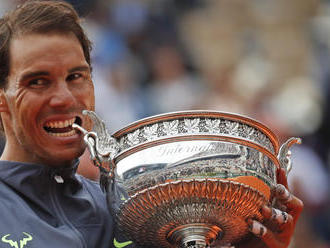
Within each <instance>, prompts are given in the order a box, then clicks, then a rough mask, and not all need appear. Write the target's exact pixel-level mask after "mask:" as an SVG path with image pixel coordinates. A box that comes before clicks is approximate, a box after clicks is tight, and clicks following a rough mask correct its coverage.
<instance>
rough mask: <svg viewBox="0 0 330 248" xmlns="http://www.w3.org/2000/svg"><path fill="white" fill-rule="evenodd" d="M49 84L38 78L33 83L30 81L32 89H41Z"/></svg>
mask: <svg viewBox="0 0 330 248" xmlns="http://www.w3.org/2000/svg"><path fill="white" fill-rule="evenodd" d="M46 84H47V80H45V79H42V78H37V79H33V80H31V81H29V86H31V87H34V88H36V87H41V86H44V85H46Z"/></svg>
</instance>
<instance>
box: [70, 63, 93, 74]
mask: <svg viewBox="0 0 330 248" xmlns="http://www.w3.org/2000/svg"><path fill="white" fill-rule="evenodd" d="M75 71H88V72H90V71H91V68H90V67H89V66H87V65H82V66H76V67H74V68H72V69H70V70H69V71H68V72H69V73H72V72H75Z"/></svg>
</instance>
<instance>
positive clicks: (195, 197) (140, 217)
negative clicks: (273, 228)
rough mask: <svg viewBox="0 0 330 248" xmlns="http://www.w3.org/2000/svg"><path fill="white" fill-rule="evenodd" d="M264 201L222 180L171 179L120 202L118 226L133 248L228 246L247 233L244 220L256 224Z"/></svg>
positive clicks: (251, 190)
mask: <svg viewBox="0 0 330 248" xmlns="http://www.w3.org/2000/svg"><path fill="white" fill-rule="evenodd" d="M267 202H268V200H267V199H266V197H265V196H264V195H263V194H261V193H260V192H259V191H258V190H256V189H254V188H252V187H250V186H248V185H245V184H242V183H238V182H233V181H229V180H225V179H189V180H178V181H171V182H167V183H164V184H159V185H155V186H153V187H150V188H147V189H145V190H143V191H141V192H139V193H137V194H135V195H133V196H131V197H130V198H129V199H128V200H126V201H125V202H124V203H123V205H122V206H121V210H120V212H119V214H118V216H117V217H118V223H119V227H120V228H121V229H122V230H123V231H125V233H127V235H128V236H129V238H130V239H133V240H134V241H135V242H136V243H137V244H138V246H139V247H163V248H174V247H180V248H188V247H191V248H192V247H196V248H197V247H203V248H204V247H212V244H213V243H216V244H217V245H220V246H221V245H226V244H233V243H235V242H237V241H239V240H240V239H241V238H242V237H244V236H245V235H246V234H247V233H248V224H247V223H246V219H247V218H254V219H256V220H258V221H262V215H261V213H260V211H259V210H260V208H261V206H262V205H265V204H266V203H267Z"/></svg>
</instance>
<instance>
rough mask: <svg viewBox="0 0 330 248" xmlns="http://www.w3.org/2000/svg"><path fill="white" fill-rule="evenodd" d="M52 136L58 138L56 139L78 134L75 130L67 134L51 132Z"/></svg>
mask: <svg viewBox="0 0 330 248" xmlns="http://www.w3.org/2000/svg"><path fill="white" fill-rule="evenodd" d="M49 134H50V135H53V136H56V137H68V136H72V135H75V134H76V131H75V130H71V131H69V132H65V133H52V132H49Z"/></svg>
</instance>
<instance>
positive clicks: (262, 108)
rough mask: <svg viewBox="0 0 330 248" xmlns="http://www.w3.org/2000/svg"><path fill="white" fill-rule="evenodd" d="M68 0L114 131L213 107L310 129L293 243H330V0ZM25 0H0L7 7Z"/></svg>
mask: <svg viewBox="0 0 330 248" xmlns="http://www.w3.org/2000/svg"><path fill="white" fill-rule="evenodd" d="M67 1H68V2H70V3H72V4H73V5H74V6H75V8H76V9H77V10H78V12H79V14H80V15H81V17H83V18H84V22H83V25H84V26H85V28H86V31H87V33H88V35H89V37H90V39H91V40H92V42H93V51H92V58H93V79H94V84H95V95H96V112H97V113H98V114H99V116H101V118H102V119H103V120H105V122H106V124H107V127H108V128H109V129H110V131H112V132H114V131H117V130H118V129H120V128H123V127H124V126H125V125H127V124H129V123H131V122H133V121H136V120H138V119H140V118H143V117H146V116H150V115H154V114H159V113H164V112H171V111H180V110H190V109H210V110H217V111H225V112H234V113H238V114H243V115H247V116H249V117H252V118H255V119H257V120H259V121H261V122H263V123H264V124H266V125H268V126H269V127H270V128H271V129H272V130H274V132H275V133H277V134H278V137H279V138H280V141H281V143H282V142H284V141H285V140H286V139H287V138H288V137H290V136H298V137H301V138H303V144H302V145H300V146H295V147H294V148H293V149H292V150H293V151H292V160H293V163H294V165H293V166H294V168H293V170H292V171H291V173H290V176H289V182H290V189H291V191H293V192H294V194H296V195H297V196H298V197H300V198H301V199H302V200H303V201H304V204H305V209H304V212H303V216H302V218H301V219H300V220H299V224H298V227H297V230H296V235H295V238H294V242H293V243H292V246H291V247H292V248H305V247H306V248H307V247H308V248H310V247H313V248H314V247H315V248H325V247H330V210H329V202H330V197H329V196H330V191H329V171H330V128H329V127H330V1H325V0H323V1H321V0H289V1H288V0H249V1H246V0H67ZM20 2H21V1H19V0H0V14H1V15H2V14H3V12H5V11H6V10H7V9H11V8H12V7H13V6H14V5H16V4H18V3H20ZM94 176H95V175H94ZM91 177H92V176H91Z"/></svg>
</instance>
